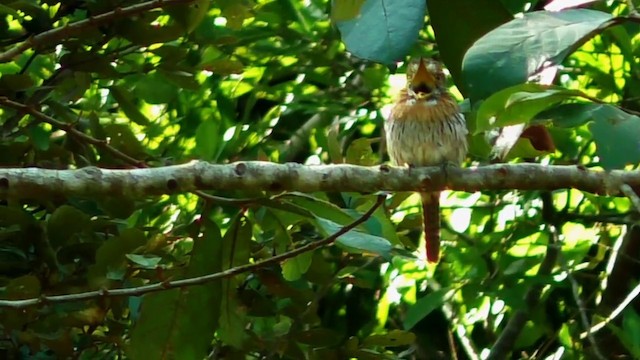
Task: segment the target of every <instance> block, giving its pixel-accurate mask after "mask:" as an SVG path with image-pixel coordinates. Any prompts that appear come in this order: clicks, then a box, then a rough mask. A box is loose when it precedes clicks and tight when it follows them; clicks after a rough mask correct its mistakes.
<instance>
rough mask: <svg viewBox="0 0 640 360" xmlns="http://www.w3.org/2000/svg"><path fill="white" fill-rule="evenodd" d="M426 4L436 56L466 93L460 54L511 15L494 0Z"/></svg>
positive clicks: (461, 0) (462, 91) (452, 0)
mask: <svg viewBox="0 0 640 360" xmlns="http://www.w3.org/2000/svg"><path fill="white" fill-rule="evenodd" d="M427 8H428V10H429V20H430V21H431V26H432V27H433V31H434V33H435V35H436V42H437V43H438V51H439V55H440V58H441V59H442V61H443V62H444V64H445V65H446V67H447V69H448V70H449V72H450V73H451V77H452V78H453V81H454V82H455V84H456V85H457V87H458V89H459V90H460V92H461V93H462V94H463V95H468V91H467V83H466V82H465V81H464V79H463V78H462V59H463V57H464V54H465V53H466V52H467V50H468V49H469V48H470V47H471V45H473V43H474V42H475V41H476V40H478V39H479V38H481V37H482V36H483V35H484V34H486V33H488V32H489V31H491V30H493V29H495V28H497V27H498V26H500V25H502V24H504V23H506V22H508V21H509V20H511V19H512V17H511V15H510V14H509V12H507V11H506V9H505V8H504V5H503V4H502V3H501V2H499V1H495V0H449V1H427Z"/></svg>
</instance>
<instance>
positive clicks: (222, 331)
mask: <svg viewBox="0 0 640 360" xmlns="http://www.w3.org/2000/svg"><path fill="white" fill-rule="evenodd" d="M251 235H252V231H251V224H250V223H249V221H248V220H247V218H245V217H244V216H243V215H242V214H238V215H237V216H236V217H235V218H234V219H233V220H232V223H231V226H230V227H229V229H228V230H227V232H226V233H225V235H224V238H223V240H222V243H223V250H222V263H223V269H228V268H231V267H234V266H239V265H244V264H247V263H249V257H250V245H251ZM241 281H242V279H241V276H236V277H234V278H230V279H225V280H222V281H221V283H222V284H221V287H222V292H221V296H222V302H221V304H220V328H219V329H218V336H219V338H220V339H221V340H222V341H224V342H225V343H227V344H229V345H232V346H234V347H237V348H241V347H242V345H243V344H244V342H245V341H246V339H247V333H246V331H245V323H246V311H245V310H243V309H242V308H241V307H240V303H239V302H238V292H237V289H236V288H237V286H238V285H239V283H240V282H241Z"/></svg>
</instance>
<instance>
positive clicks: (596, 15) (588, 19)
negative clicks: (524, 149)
mask: <svg viewBox="0 0 640 360" xmlns="http://www.w3.org/2000/svg"><path fill="white" fill-rule="evenodd" d="M609 20H611V15H609V14H607V13H604V12H600V11H595V10H588V9H577V10H566V11H561V12H556V13H553V12H545V11H540V12H533V13H527V14H524V16H523V17H522V18H520V19H514V20H512V21H510V22H508V23H506V24H504V25H502V26H500V27H498V28H496V29H495V30H492V31H491V32H489V33H488V34H486V35H485V36H483V37H482V38H480V39H479V40H478V41H476V42H475V43H474V44H473V46H472V47H471V48H470V49H469V50H468V51H467V53H466V55H465V57H464V60H463V63H462V72H463V76H464V79H465V82H466V83H467V90H468V91H469V96H470V97H471V99H472V100H473V101H478V100H481V99H484V98H487V97H488V96H489V95H491V94H492V93H494V92H496V91H499V90H502V89H504V88H507V87H510V86H514V85H516V84H520V83H524V82H525V81H527V79H528V78H529V77H530V76H531V75H533V74H536V73H538V72H539V71H540V70H542V69H543V68H545V67H549V66H551V65H554V64H559V63H560V62H561V61H562V60H563V59H564V58H565V57H566V56H567V55H568V54H570V53H571V52H573V51H574V50H575V49H576V48H577V47H578V46H579V45H581V44H582V43H583V42H584V41H586V40H587V39H589V38H590V37H592V36H593V35H595V34H596V33H598V32H600V31H602V27H603V26H605V24H607V22H608V21H609Z"/></svg>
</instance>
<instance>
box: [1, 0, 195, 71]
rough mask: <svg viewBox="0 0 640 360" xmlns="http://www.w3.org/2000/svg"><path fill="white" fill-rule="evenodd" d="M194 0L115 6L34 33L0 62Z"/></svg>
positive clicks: (13, 48)
mask: <svg viewBox="0 0 640 360" xmlns="http://www.w3.org/2000/svg"><path fill="white" fill-rule="evenodd" d="M194 1H195V0H154V1H147V2H144V3H141V4H136V5H131V6H127V7H124V8H116V9H115V10H113V11H109V12H106V13H104V14H100V15H96V16H91V17H89V18H88V19H85V20H81V21H76V22H74V23H71V24H68V25H65V26H63V27H59V28H55V29H51V30H48V31H45V32H42V33H39V34H37V35H34V36H32V37H30V38H28V39H27V40H25V41H23V42H22V43H20V44H18V45H16V46H13V47H12V48H10V49H9V50H7V51H5V52H2V53H0V63H5V62H9V61H11V60H12V59H13V58H14V57H16V56H18V55H20V54H22V53H23V52H25V51H27V50H29V49H31V48H36V47H38V46H41V45H46V46H53V45H55V44H58V43H59V42H60V41H61V40H62V39H65V38H68V37H71V36H73V35H76V34H80V33H82V32H83V31H85V30H86V29H88V28H91V27H97V26H100V25H103V24H106V23H108V22H111V21H114V20H117V19H125V18H127V17H131V16H133V15H137V14H140V13H143V12H145V11H149V10H153V9H158V8H163V7H167V6H171V5H177V4H190V3H192V2H194Z"/></svg>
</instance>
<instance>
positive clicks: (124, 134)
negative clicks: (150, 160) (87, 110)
mask: <svg viewBox="0 0 640 360" xmlns="http://www.w3.org/2000/svg"><path fill="white" fill-rule="evenodd" d="M104 131H105V134H106V136H108V137H109V138H110V141H109V145H111V146H113V147H114V148H116V149H118V150H120V151H122V152H124V153H125V154H127V155H129V156H133V157H134V158H143V157H145V156H146V154H145V148H144V147H143V146H142V144H141V143H140V141H139V140H138V138H137V137H136V135H135V134H134V133H133V130H132V129H131V127H130V126H127V125H126V124H114V123H111V124H106V125H105V126H104ZM105 155H106V154H105ZM108 156H111V155H108ZM119 161H121V160H119Z"/></svg>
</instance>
